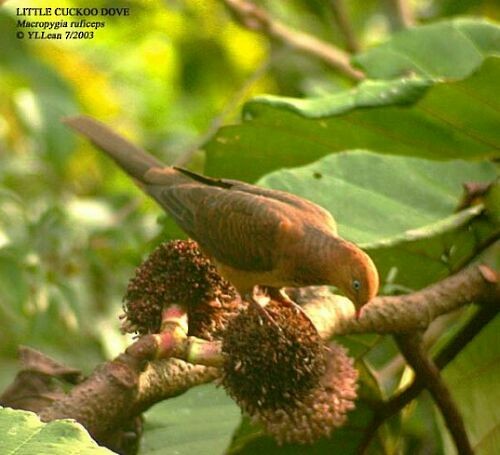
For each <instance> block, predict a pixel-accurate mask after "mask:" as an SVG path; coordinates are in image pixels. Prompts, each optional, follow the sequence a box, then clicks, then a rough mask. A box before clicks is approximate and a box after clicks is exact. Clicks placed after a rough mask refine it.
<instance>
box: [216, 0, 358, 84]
mask: <svg viewBox="0 0 500 455" xmlns="http://www.w3.org/2000/svg"><path fill="white" fill-rule="evenodd" d="M223 2H224V3H225V5H226V6H227V8H228V9H229V10H230V11H231V12H232V14H233V16H234V17H235V18H236V19H237V20H238V22H240V24H242V25H243V26H244V27H246V28H248V29H250V30H254V31H257V32H261V33H263V34H265V35H267V36H269V37H271V38H274V39H277V40H279V41H281V42H283V43H285V44H287V45H288V46H290V47H292V48H294V49H297V50H298V51H301V52H303V53H306V54H309V55H312V56H314V57H316V58H319V59H321V60H322V61H324V62H325V63H327V64H328V65H330V66H331V67H332V68H335V69H336V70H337V71H339V72H340V73H342V74H343V75H344V76H347V77H348V78H350V79H353V80H356V81H359V80H361V79H363V78H364V74H363V72H361V71H360V70H358V69H356V68H354V67H353V66H352V65H351V63H350V55H349V54H348V53H346V52H344V51H343V50H342V49H339V48H338V47H336V46H334V45H332V44H330V43H327V42H325V41H322V40H320V39H318V38H316V37H314V36H312V35H308V34H306V33H303V32H300V31H297V30H293V29H292V28H290V27H288V26H287V25H285V24H283V23H282V22H279V21H277V20H275V19H272V18H271V17H270V16H269V13H268V12H267V11H265V10H264V9H263V8H260V7H259V6H257V5H255V4H253V3H252V2H250V1H247V0H223Z"/></svg>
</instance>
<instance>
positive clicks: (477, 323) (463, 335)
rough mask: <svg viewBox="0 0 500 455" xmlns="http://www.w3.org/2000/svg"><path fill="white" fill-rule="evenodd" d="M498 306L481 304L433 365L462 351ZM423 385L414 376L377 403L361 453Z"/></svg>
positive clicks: (489, 319)
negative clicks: (394, 393) (388, 396)
mask: <svg viewBox="0 0 500 455" xmlns="http://www.w3.org/2000/svg"><path fill="white" fill-rule="evenodd" d="M499 311H500V308H499V307H498V306H495V305H491V306H488V305H486V306H482V307H481V308H480V309H479V311H478V312H477V313H476V314H475V315H474V316H473V317H472V318H471V320H470V321H469V322H468V323H467V324H466V325H465V326H464V327H463V328H462V329H461V330H460V331H459V333H458V334H457V335H455V337H453V339H452V340H451V341H450V342H449V343H448V344H447V345H446V346H445V347H444V348H443V349H441V350H440V351H439V353H438V354H437V355H436V357H435V358H434V359H433V362H434V363H435V365H436V366H437V367H438V368H439V369H440V370H442V369H443V368H444V367H446V365H448V364H449V363H450V362H451V361H453V359H454V358H455V357H456V356H457V355H458V354H459V353H460V352H461V351H462V349H463V348H464V347H465V346H466V345H467V344H468V343H469V342H470V341H471V340H472V339H473V338H474V337H475V336H476V335H477V334H478V333H479V332H480V331H481V330H482V329H483V328H484V327H485V326H486V325H487V324H488V323H489V322H490V321H491V320H492V319H493V318H494V317H495V316H496V315H497V314H498V312H499ZM424 388H425V385H424V383H423V382H422V381H421V380H420V378H415V379H414V381H413V382H412V384H411V385H410V386H408V387H407V388H406V389H404V390H403V391H402V392H400V393H398V394H396V395H395V396H393V397H392V398H390V399H389V400H388V401H386V402H385V403H379V405H378V407H377V410H376V413H375V415H374V417H373V420H372V423H371V424H370V426H369V428H368V429H367V430H366V432H365V436H364V438H363V441H362V443H361V445H360V448H359V452H360V453H363V452H364V451H365V450H366V449H367V448H368V446H369V445H370V442H371V440H372V438H373V435H374V434H375V433H376V432H377V430H378V429H379V428H380V426H381V425H382V424H383V423H384V421H386V420H387V419H389V418H390V417H392V416H393V415H395V414H397V413H398V412H400V411H401V410H402V409H403V408H404V407H405V406H407V405H408V404H409V403H411V402H412V401H413V400H414V399H415V398H417V397H418V395H420V393H421V392H422V391H423V390H424Z"/></svg>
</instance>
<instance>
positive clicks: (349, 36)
mask: <svg viewBox="0 0 500 455" xmlns="http://www.w3.org/2000/svg"><path fill="white" fill-rule="evenodd" d="M330 4H331V5H332V13H333V17H334V18H335V22H336V23H337V26H338V28H339V30H340V32H341V33H342V35H343V37H344V40H345V44H346V47H347V50H348V51H349V52H351V53H353V54H355V53H356V52H358V51H359V48H360V46H359V41H358V38H357V37H356V34H355V33H354V30H353V28H352V25H351V22H350V21H349V17H348V15H347V11H346V7H345V3H344V0H330Z"/></svg>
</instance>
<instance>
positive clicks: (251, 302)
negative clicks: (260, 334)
mask: <svg viewBox="0 0 500 455" xmlns="http://www.w3.org/2000/svg"><path fill="white" fill-rule="evenodd" d="M245 300H246V301H247V302H248V303H249V305H252V306H253V307H254V309H255V310H257V312H258V313H259V314H260V315H261V316H262V317H263V318H264V319H265V320H267V321H268V322H270V323H271V324H273V325H274V326H276V327H278V324H277V323H276V321H275V320H274V319H273V317H272V316H271V315H270V314H269V312H268V311H266V309H265V308H264V307H263V306H262V305H261V304H260V303H259V302H257V300H256V299H255V297H254V295H253V293H249V294H246V295H245Z"/></svg>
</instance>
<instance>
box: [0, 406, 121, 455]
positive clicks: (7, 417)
mask: <svg viewBox="0 0 500 455" xmlns="http://www.w3.org/2000/svg"><path fill="white" fill-rule="evenodd" d="M0 434H2V450H3V451H4V453H16V454H19V455H31V454H34V453H36V454H39V455H45V454H47V455H48V454H51V455H63V454H68V453H75V454H76V453H85V454H95V455H106V454H112V453H113V452H111V451H110V450H108V449H105V448H104V447H99V446H98V445H97V444H96V443H95V442H94V441H93V440H92V439H91V437H90V436H89V434H88V433H87V432H86V431H85V428H83V427H82V426H81V425H80V424H79V423H76V422H71V421H69V420H57V421H54V422H50V423H42V422H40V419H39V418H38V417H37V416H36V414H33V413H32V412H27V411H15V410H13V409H10V408H2V407H0Z"/></svg>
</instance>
